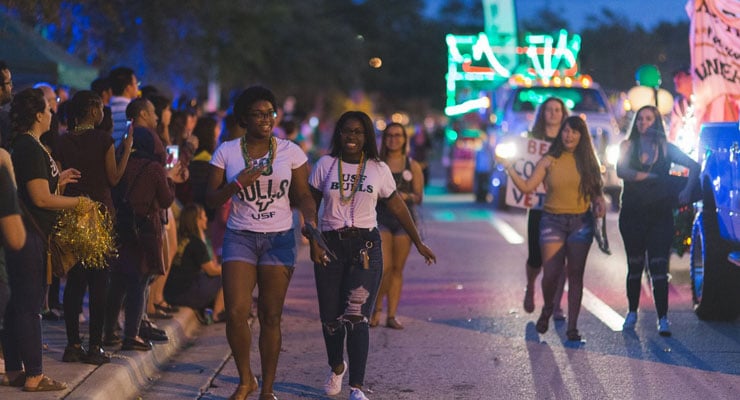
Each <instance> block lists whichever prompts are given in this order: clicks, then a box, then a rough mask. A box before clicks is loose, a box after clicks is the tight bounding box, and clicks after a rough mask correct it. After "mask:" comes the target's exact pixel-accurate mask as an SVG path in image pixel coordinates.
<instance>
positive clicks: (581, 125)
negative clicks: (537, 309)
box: [501, 117, 606, 341]
mask: <svg viewBox="0 0 740 400" xmlns="http://www.w3.org/2000/svg"><path fill="white" fill-rule="evenodd" d="M501 162H503V163H504V165H506V172H508V173H509V176H511V180H512V182H513V183H514V185H516V187H517V188H518V189H519V190H521V191H522V192H524V193H529V192H532V191H533V190H535V188H537V186H538V185H539V184H540V183H542V182H545V187H546V188H547V193H546V195H545V205H544V208H543V214H542V221H541V222H540V247H541V251H542V261H543V264H542V267H543V277H542V294H543V296H544V298H545V305H544V306H543V307H542V313H541V314H540V317H539V319H538V320H537V325H536V328H537V332H539V333H541V334H542V333H545V332H547V330H548V327H549V322H550V317H552V314H553V310H554V308H555V304H554V299H555V291H556V287H557V282H558V279H559V277H560V275H561V274H563V273H567V274H568V288H569V289H568V330H567V331H566V335H567V337H568V340H571V341H581V335H580V333H579V332H578V314H579V313H580V310H581V298H582V296H583V273H584V269H585V266H586V258H587V256H588V251H589V248H590V247H591V242H592V241H593V237H594V216H596V217H597V218H600V217H602V216H603V215H604V213H605V212H606V205H605V202H604V196H603V194H602V187H603V183H602V180H601V171H600V168H599V163H598V161H597V159H596V153H595V152H594V148H593V144H592V143H591V135H590V133H589V131H588V127H587V126H586V122H585V121H583V120H582V119H581V118H580V117H568V118H567V119H566V120H565V122H564V123H563V125H562V126H561V127H560V131H559V132H558V136H557V137H556V138H555V141H554V142H553V143H552V145H551V146H550V149H549V150H548V151H547V153H545V155H544V156H543V157H542V158H541V159H540V161H539V162H537V165H536V166H535V169H534V171H533V172H532V175H531V176H530V177H529V179H526V180H525V179H524V178H522V177H521V176H520V175H519V173H518V172H517V171H515V170H514V168H513V167H512V165H511V163H510V162H509V161H507V160H501ZM566 264H567V268H566V267H565V265H566Z"/></svg>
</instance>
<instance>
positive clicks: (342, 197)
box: [337, 151, 367, 205]
mask: <svg viewBox="0 0 740 400" xmlns="http://www.w3.org/2000/svg"><path fill="white" fill-rule="evenodd" d="M366 165H367V162H366V161H365V152H364V151H363V152H362V153H360V163H359V164H357V172H356V173H355V181H354V182H352V183H351V185H352V192H351V193H350V194H349V196H345V195H344V184H342V176H343V175H342V154H341V153H340V154H339V168H337V174H338V175H339V201H340V202H341V203H342V204H343V205H346V204H347V203H349V202H350V201H352V199H354V197H355V194H357V190H358V189H359V188H360V179H362V176H363V175H365V166H366ZM349 180H350V182H351V181H352V178H350V179H349Z"/></svg>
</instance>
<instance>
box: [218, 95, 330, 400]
mask: <svg viewBox="0 0 740 400" xmlns="http://www.w3.org/2000/svg"><path fill="white" fill-rule="evenodd" d="M276 110H277V104H276V101H275V95H274V94H273V93H272V92H271V91H270V90H268V89H266V88H264V87H260V86H253V87H250V88H248V89H246V90H245V91H244V92H242V94H241V95H240V96H239V98H238V99H237V101H236V103H235V105H234V115H235V116H236V118H237V120H238V122H239V125H241V126H242V127H244V128H246V134H245V135H244V136H243V137H241V138H240V139H234V140H230V141H228V142H224V143H222V144H221V145H220V146H219V147H218V148H217V149H216V151H215V153H214V154H213V158H212V160H211V170H210V173H209V177H208V191H207V198H206V200H207V202H208V205H209V206H210V207H211V208H213V209H217V208H218V207H220V206H221V205H222V204H223V203H224V202H226V201H227V200H228V199H231V211H230V213H229V219H228V222H227V229H226V234H225V236H224V243H223V249H222V257H223V265H222V281H223V291H224V301H225V306H226V337H227V339H228V341H229V345H230V346H231V350H232V352H233V354H234V360H235V362H236V366H237V370H238V371H239V386H238V387H237V389H236V391H235V392H234V394H233V395H232V396H231V397H230V399H232V400H241V399H245V398H247V396H248V395H249V394H250V393H252V392H253V391H255V390H257V389H258V387H259V385H258V383H257V379H256V378H255V377H254V374H253V373H252V370H251V368H250V360H249V350H250V347H251V341H252V334H251V332H250V328H249V323H248V319H249V313H250V310H251V307H252V291H253V290H254V287H255V285H256V286H258V288H259V297H258V299H257V307H258V319H259V322H260V339H259V350H260V358H261V361H262V389H261V394H260V399H262V400H271V399H275V398H276V397H275V395H274V394H273V383H274V381H275V372H276V370H277V362H278V356H279V354H280V346H281V343H282V336H281V335H282V334H281V332H280V319H281V316H282V311H283V303H284V302H285V293H286V292H287V290H288V284H289V283H290V278H291V276H292V275H293V267H294V265H295V260H296V243H295V236H294V233H293V229H292V225H293V214H292V211H291V208H290V205H291V200H292V202H293V204H296V205H297V207H298V208H299V209H300V210H301V213H302V214H303V217H304V219H305V221H306V222H305V224H306V225H309V224H311V225H312V226H316V205H315V203H314V200H313V197H312V196H311V192H310V190H309V187H308V164H307V161H308V158H307V157H306V155H305V153H303V150H301V149H300V147H298V146H297V145H296V144H294V143H293V142H291V141H289V140H282V139H278V138H276V137H275V136H274V135H273V129H274V128H275V117H276V116H277V112H276ZM304 227H305V225H304ZM304 229H305V228H304Z"/></svg>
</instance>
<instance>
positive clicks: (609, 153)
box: [606, 143, 619, 165]
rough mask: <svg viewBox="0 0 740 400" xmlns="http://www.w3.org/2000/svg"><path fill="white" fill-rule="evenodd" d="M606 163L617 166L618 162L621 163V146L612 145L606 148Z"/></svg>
mask: <svg viewBox="0 0 740 400" xmlns="http://www.w3.org/2000/svg"><path fill="white" fill-rule="evenodd" d="M606 162H607V163H608V164H609V165H617V162H619V144H617V143H615V144H610V145H609V146H607V147H606Z"/></svg>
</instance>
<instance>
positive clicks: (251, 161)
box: [241, 135, 277, 176]
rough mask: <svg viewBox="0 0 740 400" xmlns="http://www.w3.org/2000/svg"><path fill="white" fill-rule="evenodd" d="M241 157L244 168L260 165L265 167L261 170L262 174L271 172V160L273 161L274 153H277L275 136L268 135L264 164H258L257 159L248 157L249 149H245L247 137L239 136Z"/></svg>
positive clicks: (265, 174)
mask: <svg viewBox="0 0 740 400" xmlns="http://www.w3.org/2000/svg"><path fill="white" fill-rule="evenodd" d="M241 147H242V157H244V166H245V167H246V168H250V169H254V168H259V167H261V166H264V167H267V168H265V170H264V171H262V175H264V176H267V175H271V174H272V162H273V161H275V155H276V154H277V140H276V139H275V136H270V147H269V148H268V150H267V162H266V163H265V165H260V161H261V160H259V159H252V158H251V157H249V151H247V137H246V135H245V136H242V138H241Z"/></svg>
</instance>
